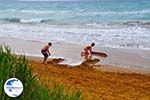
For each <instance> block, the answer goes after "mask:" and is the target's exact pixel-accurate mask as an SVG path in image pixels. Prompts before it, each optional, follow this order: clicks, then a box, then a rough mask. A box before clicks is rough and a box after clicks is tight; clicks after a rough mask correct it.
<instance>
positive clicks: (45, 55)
mask: <svg viewBox="0 0 150 100" xmlns="http://www.w3.org/2000/svg"><path fill="white" fill-rule="evenodd" d="M41 53H42V54H43V55H44V57H48V55H49V54H48V52H47V51H44V50H42V51H41Z"/></svg>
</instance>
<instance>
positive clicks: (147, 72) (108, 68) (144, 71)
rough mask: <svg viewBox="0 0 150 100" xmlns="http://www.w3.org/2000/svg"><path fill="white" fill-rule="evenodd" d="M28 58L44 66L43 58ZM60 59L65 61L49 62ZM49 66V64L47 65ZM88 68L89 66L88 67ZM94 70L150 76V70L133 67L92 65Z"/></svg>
mask: <svg viewBox="0 0 150 100" xmlns="http://www.w3.org/2000/svg"><path fill="white" fill-rule="evenodd" d="M26 58H27V59H28V60H29V61H30V62H32V61H34V62H39V63H40V62H41V64H42V60H43V57H36V56H26ZM59 59H63V58H59V57H56V58H55V57H54V58H49V59H48V60H49V61H51V60H59ZM47 65H49V64H47ZM55 65H58V66H59V65H60V66H63V65H65V66H66V67H70V68H76V67H78V66H82V64H79V65H69V64H61V63H56V64H55ZM87 68H88V66H87ZM92 68H94V69H96V70H100V71H103V72H111V73H126V74H132V73H134V74H143V75H148V76H150V69H143V68H134V67H133V68H131V67H128V68H127V67H126V68H125V67H122V66H115V65H104V64H97V65H92Z"/></svg>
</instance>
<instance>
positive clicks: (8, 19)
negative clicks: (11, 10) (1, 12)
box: [1, 18, 20, 23]
mask: <svg viewBox="0 0 150 100" xmlns="http://www.w3.org/2000/svg"><path fill="white" fill-rule="evenodd" d="M1 20H3V21H6V22H15V23H19V22H20V19H19V18H4V19H1Z"/></svg>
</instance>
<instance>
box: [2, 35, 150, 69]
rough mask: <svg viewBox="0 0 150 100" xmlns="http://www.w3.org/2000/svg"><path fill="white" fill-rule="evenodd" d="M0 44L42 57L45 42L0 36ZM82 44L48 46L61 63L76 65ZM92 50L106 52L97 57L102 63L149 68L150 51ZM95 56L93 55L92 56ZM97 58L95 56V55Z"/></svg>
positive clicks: (79, 61)
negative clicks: (105, 55) (61, 60)
mask: <svg viewBox="0 0 150 100" xmlns="http://www.w3.org/2000/svg"><path fill="white" fill-rule="evenodd" d="M0 44H7V45H9V46H10V47H11V49H12V51H13V53H17V54H25V55H27V56H39V57H42V54H41V52H40V49H41V48H42V46H43V45H45V44H46V43H45V42H38V41H30V40H21V39H15V38H6V37H0ZM83 48H84V46H83V45H75V44H71V43H68V44H67V43H60V42H54V43H53V46H52V48H50V51H51V54H52V56H51V57H56V58H60V57H61V58H64V59H65V61H64V62H63V64H72V65H77V64H80V63H81V62H82V61H83V58H82V57H81V56H80V52H81V51H82V50H83ZM93 51H101V52H106V53H107V54H108V57H107V58H99V57H98V59H100V63H98V64H102V65H112V66H121V67H123V68H124V67H130V68H141V69H150V62H149V61H150V51H149V50H138V49H122V48H108V47H100V46H98V45H96V46H95V47H94V48H93ZM94 58H95V57H94ZM96 58H97V57H96Z"/></svg>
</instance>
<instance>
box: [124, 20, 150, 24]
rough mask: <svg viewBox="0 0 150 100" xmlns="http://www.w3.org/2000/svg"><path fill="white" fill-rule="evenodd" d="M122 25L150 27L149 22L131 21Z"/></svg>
mask: <svg viewBox="0 0 150 100" xmlns="http://www.w3.org/2000/svg"><path fill="white" fill-rule="evenodd" d="M123 24H124V25H150V20H149V21H138V20H133V21H127V22H124V23H123Z"/></svg>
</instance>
